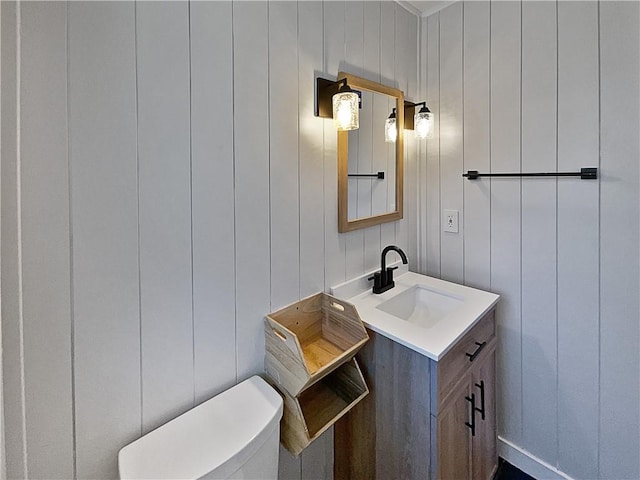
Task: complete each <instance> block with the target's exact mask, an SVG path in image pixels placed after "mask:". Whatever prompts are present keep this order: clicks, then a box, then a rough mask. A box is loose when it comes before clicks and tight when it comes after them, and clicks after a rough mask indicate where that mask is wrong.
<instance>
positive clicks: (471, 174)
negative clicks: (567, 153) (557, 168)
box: [462, 167, 598, 180]
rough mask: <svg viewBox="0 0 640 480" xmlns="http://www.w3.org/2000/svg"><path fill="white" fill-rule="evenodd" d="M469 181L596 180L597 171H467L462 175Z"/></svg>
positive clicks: (585, 169) (590, 168)
mask: <svg viewBox="0 0 640 480" xmlns="http://www.w3.org/2000/svg"><path fill="white" fill-rule="evenodd" d="M462 176H463V177H467V178H468V179H469V180H475V179H477V178H480V177H580V178H581V179H582V180H595V179H597V178H598V169H597V168H594V167H588V168H581V169H580V171H579V172H543V173H478V171H477V170H469V171H467V173H463V174H462Z"/></svg>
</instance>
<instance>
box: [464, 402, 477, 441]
mask: <svg viewBox="0 0 640 480" xmlns="http://www.w3.org/2000/svg"><path fill="white" fill-rule="evenodd" d="M464 399H465V400H466V401H467V402H469V403H471V423H469V422H464V424H465V425H466V426H467V427H469V428H470V429H471V436H472V437H475V436H476V394H475V393H472V394H471V396H470V397H464Z"/></svg>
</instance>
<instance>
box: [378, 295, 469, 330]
mask: <svg viewBox="0 0 640 480" xmlns="http://www.w3.org/2000/svg"><path fill="white" fill-rule="evenodd" d="M463 305H464V298H461V297H459V296H454V295H451V294H447V293H445V292H442V291H437V290H434V289H431V288H429V287H427V286H426V285H415V286H413V287H410V288H408V289H406V290H405V291H404V292H402V293H399V294H398V295H396V296H394V297H392V298H390V299H389V300H387V301H385V302H382V303H381V304H380V305H378V306H377V307H376V308H377V309H379V310H382V311H383V312H387V313H390V314H391V315H393V316H396V317H398V318H401V319H402V320H406V321H407V322H410V323H413V324H415V325H418V326H420V327H422V328H433V327H434V326H435V325H436V324H437V323H438V322H439V321H440V320H442V319H443V318H445V317H446V316H447V315H448V314H449V313H451V312H453V311H455V310H456V309H458V308H460V307H462V306H463Z"/></svg>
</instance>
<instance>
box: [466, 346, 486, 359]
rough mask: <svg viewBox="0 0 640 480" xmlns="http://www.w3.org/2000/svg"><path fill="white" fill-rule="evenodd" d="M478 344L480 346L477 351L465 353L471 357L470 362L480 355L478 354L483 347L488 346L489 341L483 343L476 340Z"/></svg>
mask: <svg viewBox="0 0 640 480" xmlns="http://www.w3.org/2000/svg"><path fill="white" fill-rule="evenodd" d="M476 345H477V346H478V348H476V351H475V352H473V353H465V355H466V356H467V357H469V361H470V362H473V361H474V360H475V359H476V357H477V356H478V354H480V352H481V351H482V349H483V348H484V347H486V346H487V342H482V343H480V342H476Z"/></svg>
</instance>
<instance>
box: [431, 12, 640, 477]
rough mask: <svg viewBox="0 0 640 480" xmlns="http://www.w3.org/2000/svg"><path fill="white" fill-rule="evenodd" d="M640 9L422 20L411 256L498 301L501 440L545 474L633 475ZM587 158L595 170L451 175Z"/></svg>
mask: <svg viewBox="0 0 640 480" xmlns="http://www.w3.org/2000/svg"><path fill="white" fill-rule="evenodd" d="M639 6H640V4H639V3H638V2H615V1H603V2H573V1H559V2H534V1H523V2H519V1H507V2H504V1H496V2H491V3H489V2H482V1H478V2H476V1H470V2H459V3H456V4H454V5H451V6H449V7H447V8H446V9H444V10H442V11H440V12H439V13H436V14H434V15H431V16H430V17H427V18H424V19H422V22H421V37H422V39H423V42H424V43H423V49H422V51H421V62H422V68H421V69H420V72H421V83H422V84H423V85H424V88H426V92H427V94H426V96H427V101H428V102H429V104H430V106H432V110H433V111H434V113H435V115H436V119H437V120H436V134H435V135H434V137H433V138H432V139H430V140H429V141H428V143H427V155H426V157H427V162H426V175H425V176H424V177H423V179H426V189H425V190H424V191H423V192H422V193H421V198H420V202H419V204H420V208H421V209H424V211H425V212H426V222H425V224H424V227H423V228H422V229H421V230H420V232H421V243H420V245H421V251H420V254H421V259H420V262H419V264H420V265H421V267H422V268H424V270H425V271H426V272H427V273H429V274H432V275H435V276H441V277H442V278H445V279H449V280H454V281H463V282H464V283H466V284H468V285H472V286H476V287H479V288H485V289H489V290H492V291H495V292H497V293H499V294H501V295H502V300H501V302H500V304H499V306H498V336H499V349H498V352H499V362H498V384H499V385H498V386H499V405H498V412H499V434H500V435H501V437H502V438H503V440H504V441H505V442H504V443H503V447H504V448H503V454H505V455H507V456H508V457H509V458H511V459H512V461H514V462H516V463H518V462H522V463H521V466H522V467H523V468H525V467H526V469H529V470H530V471H531V473H533V474H534V475H536V476H537V478H548V477H549V478H550V477H552V476H556V475H558V471H557V470H559V471H560V472H563V473H564V474H566V475H569V476H571V477H573V478H607V479H622V478H625V479H630V478H638V477H640V464H639V462H640V461H639V455H638V453H639V451H640V418H639V415H640V388H639V384H640V363H639V361H640V353H639V350H640V339H639V323H640V322H639V315H640V309H639V296H640V292H639V275H640V261H639V251H638V249H639V247H640V235H639V222H640V219H639V214H640V198H639V193H638V191H639V186H640V185H639V165H640V161H639V158H640V139H639V130H640V128H639V127H640V125H639V118H640V98H639V91H638V84H639V81H640V78H639V69H640V63H639V62H640V59H639V57H640V33H639V28H640V27H639V24H640V18H639V17H640V8H639ZM587 166H596V167H599V172H600V173H599V175H600V178H599V180H598V181H594V182H591V181H581V180H579V179H569V178H565V179H555V178H552V179H540V178H538V179H518V178H510V179H491V180H489V179H483V180H477V181H473V182H472V181H467V180H463V178H462V177H461V174H462V173H463V172H465V171H467V170H479V171H493V172H507V171H515V172H519V171H523V172H526V171H556V170H558V171H572V170H579V169H580V168H581V167H587ZM444 208H455V209H460V210H461V215H460V218H461V233H460V234H459V235H454V234H448V233H442V232H441V228H440V223H439V222H440V214H441V209H444ZM508 445H512V446H515V447H516V448H515V449H514V448H512V447H509V446H508ZM521 451H525V452H526V453H525V455H522V454H521V453H522V452H521ZM527 456H529V458H536V459H538V460H539V462H538V463H536V462H535V461H534V462H530V461H526V458H527ZM523 459H525V460H523ZM543 463H546V465H547V466H542V465H543ZM554 469H556V470H555V471H554Z"/></svg>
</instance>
